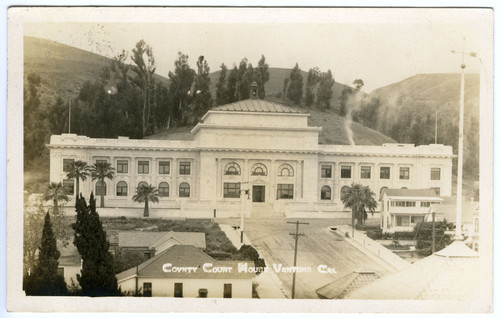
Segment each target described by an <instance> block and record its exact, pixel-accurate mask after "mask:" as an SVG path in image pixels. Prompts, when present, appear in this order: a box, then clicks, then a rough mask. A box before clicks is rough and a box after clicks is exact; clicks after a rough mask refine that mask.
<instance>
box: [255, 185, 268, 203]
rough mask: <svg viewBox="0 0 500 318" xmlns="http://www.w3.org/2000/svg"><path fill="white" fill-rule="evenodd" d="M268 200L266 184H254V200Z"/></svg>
mask: <svg viewBox="0 0 500 318" xmlns="http://www.w3.org/2000/svg"><path fill="white" fill-rule="evenodd" d="M265 201H266V186H263V185H254V186H253V187H252V202H265Z"/></svg>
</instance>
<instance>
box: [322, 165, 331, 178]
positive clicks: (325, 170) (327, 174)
mask: <svg viewBox="0 0 500 318" xmlns="http://www.w3.org/2000/svg"><path fill="white" fill-rule="evenodd" d="M331 177H332V166H330V165H325V166H321V178H331Z"/></svg>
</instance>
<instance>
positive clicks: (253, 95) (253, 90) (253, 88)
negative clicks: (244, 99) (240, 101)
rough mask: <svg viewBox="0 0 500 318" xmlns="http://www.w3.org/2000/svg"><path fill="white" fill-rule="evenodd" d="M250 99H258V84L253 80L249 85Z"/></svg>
mask: <svg viewBox="0 0 500 318" xmlns="http://www.w3.org/2000/svg"><path fill="white" fill-rule="evenodd" d="M250 99H259V90H258V85H257V82H255V81H254V82H253V83H252V84H251V85H250Z"/></svg>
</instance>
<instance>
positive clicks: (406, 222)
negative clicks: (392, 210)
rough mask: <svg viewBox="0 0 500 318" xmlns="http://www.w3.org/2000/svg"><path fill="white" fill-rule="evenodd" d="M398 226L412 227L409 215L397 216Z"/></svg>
mask: <svg viewBox="0 0 500 318" xmlns="http://www.w3.org/2000/svg"><path fill="white" fill-rule="evenodd" d="M396 226H410V217H409V216H407V215H396Z"/></svg>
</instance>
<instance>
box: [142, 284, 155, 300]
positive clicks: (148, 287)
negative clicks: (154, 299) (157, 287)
mask: <svg viewBox="0 0 500 318" xmlns="http://www.w3.org/2000/svg"><path fill="white" fill-rule="evenodd" d="M142 296H144V297H151V296H153V284H152V283H143V284H142Z"/></svg>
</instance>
